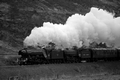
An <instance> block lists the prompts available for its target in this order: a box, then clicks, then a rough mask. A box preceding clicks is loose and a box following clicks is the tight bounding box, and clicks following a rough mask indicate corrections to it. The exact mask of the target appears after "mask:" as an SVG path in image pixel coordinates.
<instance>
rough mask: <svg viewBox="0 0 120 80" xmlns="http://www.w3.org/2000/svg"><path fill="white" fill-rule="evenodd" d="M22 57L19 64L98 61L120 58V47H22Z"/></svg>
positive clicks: (20, 53)
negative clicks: (62, 48)
mask: <svg viewBox="0 0 120 80" xmlns="http://www.w3.org/2000/svg"><path fill="white" fill-rule="evenodd" d="M18 54H19V55H21V57H20V58H19V64H20V65H21V64H36V63H37V64H46V63H47V64H49V63H68V62H81V61H82V60H86V61H97V60H119V59H120V49H115V48H81V49H80V48H79V49H77V48H75V49H70V50H69V49H66V50H61V49H47V48H41V49H39V50H28V49H26V48H25V49H22V50H20V51H19V52H18Z"/></svg>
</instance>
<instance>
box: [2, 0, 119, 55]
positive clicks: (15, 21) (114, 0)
mask: <svg viewBox="0 0 120 80" xmlns="http://www.w3.org/2000/svg"><path fill="white" fill-rule="evenodd" d="M119 5H120V1H119V0H10V1H9V0H1V1H0V54H3V53H6V52H7V53H9V52H12V53H14V52H16V51H17V50H18V49H20V48H22V47H23V46H22V45H23V40H24V39H25V37H26V36H28V35H29V34H30V32H31V30H32V29H33V28H34V27H35V26H38V27H39V26H42V24H43V22H52V23H62V24H64V23H65V21H66V19H67V18H68V17H69V16H71V15H72V14H74V13H80V14H86V13H87V12H89V10H90V8H91V7H98V8H102V9H105V10H107V11H109V12H114V13H115V17H117V16H120V6H119Z"/></svg>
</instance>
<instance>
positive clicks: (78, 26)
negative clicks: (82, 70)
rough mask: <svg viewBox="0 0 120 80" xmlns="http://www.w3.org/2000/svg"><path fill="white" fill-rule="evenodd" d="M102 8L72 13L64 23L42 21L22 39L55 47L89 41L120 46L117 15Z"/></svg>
mask: <svg viewBox="0 0 120 80" xmlns="http://www.w3.org/2000/svg"><path fill="white" fill-rule="evenodd" d="M113 16H114V14H112V13H109V12H107V11H105V10H102V9H98V8H94V7H92V8H91V10H90V12H89V13H87V14H86V15H81V14H74V15H72V16H70V17H69V18H68V19H67V21H66V23H65V24H53V23H50V22H44V23H43V26H42V27H35V28H34V29H33V30H32V31H31V34H30V35H29V36H27V37H26V38H25V40H24V45H25V46H34V47H37V46H47V45H48V43H49V42H53V43H55V44H56V47H57V48H72V47H73V46H77V47H81V46H83V45H85V46H89V43H91V42H97V43H99V42H105V43H107V45H113V44H114V46H116V47H120V17H117V18H114V17H113Z"/></svg>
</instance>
